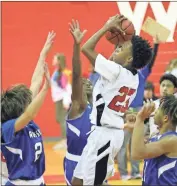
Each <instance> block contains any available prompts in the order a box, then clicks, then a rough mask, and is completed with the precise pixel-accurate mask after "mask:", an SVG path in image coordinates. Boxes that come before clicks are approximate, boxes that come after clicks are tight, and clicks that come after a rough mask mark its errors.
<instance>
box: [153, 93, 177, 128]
mask: <svg viewBox="0 0 177 186" xmlns="http://www.w3.org/2000/svg"><path fill="white" fill-rule="evenodd" d="M154 121H155V123H156V124H157V125H158V126H159V128H162V127H166V129H167V130H168V129H169V128H172V129H173V128H175V129H176V126H177V98H176V97H175V96H174V95H168V96H164V97H163V98H162V99H161V103H160V106H159V108H158V109H157V111H156V112H155V116H154Z"/></svg>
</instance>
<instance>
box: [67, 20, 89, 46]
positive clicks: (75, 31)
mask: <svg viewBox="0 0 177 186" xmlns="http://www.w3.org/2000/svg"><path fill="white" fill-rule="evenodd" d="M69 31H70V33H71V34H72V36H73V38H74V41H75V42H76V43H77V44H80V43H81V42H82V39H83V37H84V35H85V34H86V32H87V30H84V31H81V30H80V26H79V22H78V20H76V21H75V20H72V23H69Z"/></svg>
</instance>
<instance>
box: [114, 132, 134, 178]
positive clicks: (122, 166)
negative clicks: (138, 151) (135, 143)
mask: <svg viewBox="0 0 177 186" xmlns="http://www.w3.org/2000/svg"><path fill="white" fill-rule="evenodd" d="M130 137H131V135H130V132H129V131H127V130H124V142H123V145H122V147H121V149H120V151H119V153H118V156H117V160H118V169H119V172H120V175H121V178H122V179H125V180H126V179H127V180H128V179H130V177H129V176H128V171H127V153H126V152H127V148H126V147H127V144H128V143H129V141H130Z"/></svg>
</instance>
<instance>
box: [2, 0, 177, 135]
mask: <svg viewBox="0 0 177 186" xmlns="http://www.w3.org/2000/svg"><path fill="white" fill-rule="evenodd" d="M168 5H169V3H168V2H167V3H164V7H165V9H166V10H167V8H168ZM131 6H132V8H133V9H134V6H135V3H134V2H133V3H131ZM116 13H119V9H118V6H117V4H116V3H115V2H2V87H3V88H7V87H8V86H10V85H12V84H15V83H25V84H28V85H29V83H30V78H31V75H32V73H33V70H34V67H35V65H36V62H37V60H38V56H39V52H40V50H41V47H42V46H43V44H44V41H45V38H46V36H47V33H48V31H49V30H54V31H55V32H56V33H57V37H56V40H55V43H54V47H53V49H52V51H51V52H50V54H49V56H48V59H47V62H48V63H49V67H50V69H51V72H52V70H53V69H52V65H51V60H52V56H53V55H54V54H55V53H56V52H63V53H65V55H66V57H67V64H68V67H69V68H71V59H72V44H73V42H72V37H71V35H70V33H69V31H68V22H69V21H71V19H72V18H75V19H78V20H79V21H80V25H81V27H82V28H84V29H87V30H88V33H87V34H86V37H85V40H86V39H88V37H90V36H91V35H92V34H93V33H94V32H95V31H96V30H97V29H99V28H100V27H101V26H102V25H103V24H104V22H105V21H106V20H107V19H108V17H110V16H112V15H115V14H116ZM147 16H151V17H153V18H154V15H153V12H152V9H151V7H150V6H148V9H147V12H146V16H145V17H147ZM141 35H142V36H144V37H146V38H149V39H151V38H150V37H149V36H147V35H145V34H144V33H141ZM174 38H175V42H173V43H167V44H162V45H161V46H160V51H159V55H158V56H157V61H156V65H155V67H154V69H153V72H152V75H151V76H150V78H149V79H150V80H152V81H153V82H155V83H156V84H157V83H158V80H159V77H160V74H162V73H163V72H164V69H165V66H166V64H167V63H168V62H169V60H170V59H172V58H174V57H176V56H177V51H176V46H177V44H176V42H177V29H176V31H175V34H174ZM151 40H152V39H151ZM97 48H98V51H100V52H102V53H103V54H104V55H105V56H109V55H110V54H111V52H112V50H113V48H114V47H113V46H112V45H111V44H109V43H108V42H107V41H106V39H105V38H103V39H102V40H101V41H100V43H99V44H98V47H97ZM82 63H83V71H84V72H87V69H88V64H89V63H88V61H87V60H86V59H85V58H84V57H82ZM156 92H158V87H156ZM36 122H37V123H38V124H39V125H40V127H41V130H42V132H43V135H44V136H45V137H56V136H59V135H60V128H59V125H58V124H57V123H56V121H55V112H54V104H53V102H52V100H51V96H50V92H49V93H48V96H47V99H46V101H45V103H44V106H43V108H42V109H41V111H40V113H39V114H38V116H37V118H36Z"/></svg>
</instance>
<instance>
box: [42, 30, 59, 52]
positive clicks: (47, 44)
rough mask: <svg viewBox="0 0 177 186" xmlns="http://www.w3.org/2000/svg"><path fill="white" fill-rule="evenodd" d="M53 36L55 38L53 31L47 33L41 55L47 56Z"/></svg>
mask: <svg viewBox="0 0 177 186" xmlns="http://www.w3.org/2000/svg"><path fill="white" fill-rule="evenodd" d="M55 36H56V33H55V32H54V31H53V30H52V31H51V32H49V33H48V36H47V39H46V42H45V44H44V47H43V49H42V51H41V54H42V55H47V53H48V52H49V50H50V49H51V47H52V45H53V42H54V38H55Z"/></svg>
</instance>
